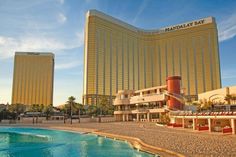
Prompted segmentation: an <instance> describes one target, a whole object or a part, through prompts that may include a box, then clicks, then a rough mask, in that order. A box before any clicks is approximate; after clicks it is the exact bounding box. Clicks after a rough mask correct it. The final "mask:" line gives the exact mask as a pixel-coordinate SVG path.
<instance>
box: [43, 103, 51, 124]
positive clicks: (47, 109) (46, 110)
mask: <svg viewBox="0 0 236 157" xmlns="http://www.w3.org/2000/svg"><path fill="white" fill-rule="evenodd" d="M43 112H44V113H45V114H46V119H47V120H48V118H49V116H50V115H51V113H52V112H53V105H52V104H50V105H44V107H43Z"/></svg>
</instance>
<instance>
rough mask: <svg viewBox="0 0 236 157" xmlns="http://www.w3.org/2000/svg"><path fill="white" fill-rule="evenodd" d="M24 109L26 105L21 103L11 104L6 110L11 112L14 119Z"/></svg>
mask: <svg viewBox="0 0 236 157" xmlns="http://www.w3.org/2000/svg"><path fill="white" fill-rule="evenodd" d="M25 110H26V106H25V105H23V104H11V105H9V108H8V111H9V112H10V113H12V114H13V116H14V119H16V118H17V117H18V115H19V114H21V113H24V112H25Z"/></svg>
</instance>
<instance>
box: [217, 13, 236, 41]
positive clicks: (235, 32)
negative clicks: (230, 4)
mask: <svg viewBox="0 0 236 157" xmlns="http://www.w3.org/2000/svg"><path fill="white" fill-rule="evenodd" d="M218 34H219V41H220V42H221V41H225V40H228V39H231V38H233V37H235V36H236V13H234V14H232V15H231V16H229V18H227V19H226V20H224V21H222V22H220V23H219V33H218Z"/></svg>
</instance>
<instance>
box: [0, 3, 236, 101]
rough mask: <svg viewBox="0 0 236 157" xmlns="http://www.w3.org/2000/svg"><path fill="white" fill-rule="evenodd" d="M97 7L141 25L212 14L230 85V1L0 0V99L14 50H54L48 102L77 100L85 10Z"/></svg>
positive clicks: (6, 92) (5, 97)
mask: <svg viewBox="0 0 236 157" xmlns="http://www.w3.org/2000/svg"><path fill="white" fill-rule="evenodd" d="M89 9H97V10H99V11H102V12H104V13H106V14H109V15H111V16H114V17H116V18H118V19H121V20H123V21H125V22H127V23H129V24H132V25H135V26H137V27H140V28H144V29H157V28H161V27H166V26H169V25H174V24H178V23H183V22H187V21H191V20H195V19H199V18H204V17H208V16H213V17H215V18H216V21H217V25H218V33H219V50H220V57H221V60H220V61H221V75H222V84H223V86H230V85H236V63H235V58H236V53H235V50H236V37H235V36H236V1H234V0H232V1H230V0H208V1H207V0H192V1H190V0H0V103H7V102H9V103H10V102H11V92H12V91H11V90H12V76H13V56H14V52H15V51H36V52H38V51H39V52H53V53H55V56H56V58H55V59H56V60H55V63H56V64H55V78H54V80H55V81H54V105H60V104H63V103H64V102H65V101H66V100H67V98H68V97H69V96H71V95H73V96H75V97H76V98H77V100H78V102H81V97H82V91H83V89H82V86H83V46H84V45H83V43H84V41H83V38H84V37H83V34H84V23H85V13H86V12H87V11H88V10H89Z"/></svg>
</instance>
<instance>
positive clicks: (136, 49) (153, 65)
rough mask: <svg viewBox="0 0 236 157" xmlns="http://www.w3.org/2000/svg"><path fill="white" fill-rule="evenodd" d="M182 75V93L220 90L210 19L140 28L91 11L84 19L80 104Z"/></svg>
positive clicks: (214, 31) (214, 37)
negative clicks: (147, 28) (154, 27)
mask: <svg viewBox="0 0 236 157" xmlns="http://www.w3.org/2000/svg"><path fill="white" fill-rule="evenodd" d="M176 75H179V76H181V77H182V80H181V86H182V87H184V89H185V90H184V92H185V95H189V96H196V95H197V94H198V93H202V92H205V91H209V90H213V89H217V88H220V87H221V76H220V61H219V50H218V35H217V27H216V22H215V19H214V18H213V17H208V18H204V19H199V20H195V21H191V22H186V23H183V24H178V25H174V26H169V27H165V28H161V29H157V30H143V29H139V28H136V27H134V26H131V25H129V24H127V23H125V22H122V21H120V20H118V19H115V18H113V17H111V16H109V15H106V14H104V13H101V12H99V11H96V10H90V11H89V12H88V13H87V15H86V26H85V50H84V87H83V104H96V103H97V101H98V100H99V98H101V97H102V96H106V97H107V98H110V100H111V99H113V98H114V97H113V96H115V94H116V93H117V91H118V90H125V89H131V90H139V89H143V88H149V87H153V86H160V85H163V84H165V83H166V78H167V77H168V76H176Z"/></svg>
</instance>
